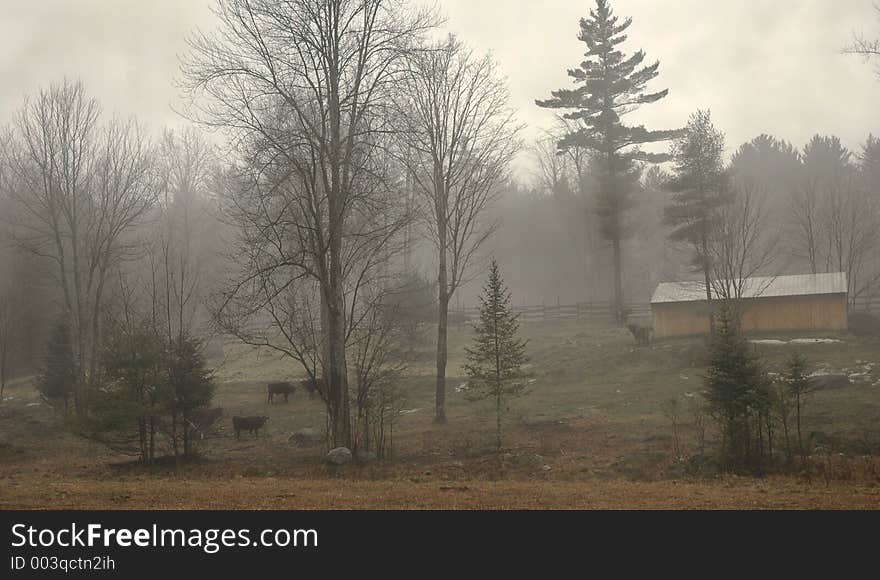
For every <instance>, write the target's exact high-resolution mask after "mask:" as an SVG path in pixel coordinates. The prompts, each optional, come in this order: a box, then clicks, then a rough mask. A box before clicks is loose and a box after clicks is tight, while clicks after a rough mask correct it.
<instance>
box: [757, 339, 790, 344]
mask: <svg viewBox="0 0 880 580" xmlns="http://www.w3.org/2000/svg"><path fill="white" fill-rule="evenodd" d="M749 342H751V343H752V344H772V345H780V344H788V343H787V342H785V341H784V340H776V339H773V338H762V339H754V340H750V341H749Z"/></svg>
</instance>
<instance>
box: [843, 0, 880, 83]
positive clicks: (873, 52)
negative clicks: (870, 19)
mask: <svg viewBox="0 0 880 580" xmlns="http://www.w3.org/2000/svg"><path fill="white" fill-rule="evenodd" d="M874 10H875V11H876V12H877V15H878V17H880V6H877V5H874ZM843 52H844V53H845V54H855V55H860V56H862V57H864V58H865V60H869V59H871V58H877V57H880V38H868V37H866V36H865V35H864V34H861V33H854V34H853V40H852V42H851V43H850V44H848V45H847V46H846V47H845V48H844V49H843ZM877 75H878V77H880V68H878V69H877Z"/></svg>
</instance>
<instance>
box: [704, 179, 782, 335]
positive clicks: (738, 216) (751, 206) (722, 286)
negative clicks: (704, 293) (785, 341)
mask: <svg viewBox="0 0 880 580" xmlns="http://www.w3.org/2000/svg"><path fill="white" fill-rule="evenodd" d="M758 199H759V194H758V192H757V190H756V189H755V188H753V187H751V186H749V185H745V186H740V187H738V188H736V191H735V195H734V197H733V200H732V202H731V203H729V204H726V205H723V206H721V207H720V208H719V209H718V220H717V222H716V224H715V234H714V235H713V237H712V239H711V240H710V243H709V247H708V251H709V257H710V260H709V263H710V264H711V267H712V275H711V277H710V281H711V284H712V292H713V294H714V295H715V296H716V297H717V298H718V299H719V300H721V301H722V302H723V303H725V304H726V305H727V306H728V308H729V309H730V312H731V314H732V315H733V317H734V321H735V322H738V321H739V317H740V315H741V311H740V308H739V307H740V301H741V300H742V299H743V298H746V297H750V298H751V297H755V296H760V295H761V294H762V293H763V292H764V291H765V290H766V289H767V286H769V284H770V282H771V281H772V277H768V278H767V279H766V280H765V281H764V282H763V283H761V284H758V285H756V284H755V282H754V281H753V280H752V278H754V277H755V276H756V275H758V274H759V273H761V272H762V271H764V270H766V269H767V268H768V267H769V266H771V265H772V264H773V262H774V260H775V253H776V248H777V246H778V243H779V238H778V236H775V235H772V234H769V233H768V227H767V223H766V213H765V212H764V210H763V206H762V205H761V204H760V203H759V202H758Z"/></svg>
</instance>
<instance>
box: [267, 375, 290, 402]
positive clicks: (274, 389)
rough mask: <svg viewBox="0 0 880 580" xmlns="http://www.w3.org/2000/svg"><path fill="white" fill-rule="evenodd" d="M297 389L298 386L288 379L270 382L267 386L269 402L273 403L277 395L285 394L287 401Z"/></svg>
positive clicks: (285, 400)
mask: <svg viewBox="0 0 880 580" xmlns="http://www.w3.org/2000/svg"><path fill="white" fill-rule="evenodd" d="M295 391H296V386H295V385H294V384H293V383H291V382H288V381H284V382H280V383H269V384H268V385H267V386H266V392H267V393H268V394H269V401H268V404H269V405H271V404H272V403H273V402H274V401H275V395H284V402H285V403H286V402H287V397H288V396H290V395H292V394H293V393H294V392H295Z"/></svg>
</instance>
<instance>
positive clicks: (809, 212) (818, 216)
mask: <svg viewBox="0 0 880 580" xmlns="http://www.w3.org/2000/svg"><path fill="white" fill-rule="evenodd" d="M789 207H790V212H789V216H790V220H791V223H792V226H793V229H794V236H793V238H794V239H793V243H794V244H793V248H792V250H793V252H792V253H793V254H794V255H795V256H797V257H800V258H803V259H805V260H807V262H809V264H810V270H811V271H812V272H813V274H816V273H818V272H819V269H820V266H821V262H822V248H823V243H822V229H823V228H822V208H821V203H820V199H819V196H818V194H817V185H816V181H815V180H810V181H809V182H807V183H805V184H804V185H802V186H800V187H798V188H796V189H795V190H794V191H793V192H792V194H791V197H790V200H789Z"/></svg>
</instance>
